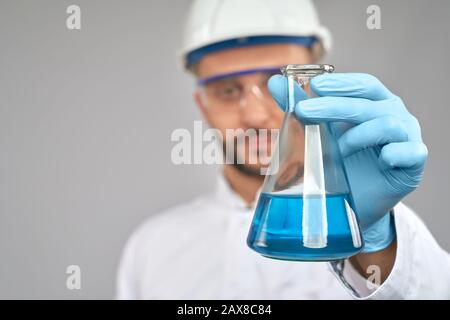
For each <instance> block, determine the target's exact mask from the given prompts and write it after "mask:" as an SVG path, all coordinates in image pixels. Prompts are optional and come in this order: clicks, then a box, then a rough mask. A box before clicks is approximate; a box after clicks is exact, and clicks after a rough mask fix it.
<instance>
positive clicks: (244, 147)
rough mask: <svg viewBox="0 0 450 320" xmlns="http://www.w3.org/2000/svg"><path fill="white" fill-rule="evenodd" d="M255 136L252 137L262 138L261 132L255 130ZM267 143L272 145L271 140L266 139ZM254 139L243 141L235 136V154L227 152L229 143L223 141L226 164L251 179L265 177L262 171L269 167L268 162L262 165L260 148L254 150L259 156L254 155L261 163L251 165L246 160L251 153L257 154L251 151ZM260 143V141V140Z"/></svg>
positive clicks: (249, 138)
mask: <svg viewBox="0 0 450 320" xmlns="http://www.w3.org/2000/svg"><path fill="white" fill-rule="evenodd" d="M255 132H256V133H255V134H254V135H252V136H256V137H258V138H260V136H259V134H260V132H259V130H257V129H255ZM265 139H267V140H266V143H267V144H271V142H269V141H270V140H269V138H268V137H265ZM251 141H252V139H251V137H246V138H245V139H242V137H237V136H234V137H233V142H232V145H233V152H229V153H228V152H227V143H226V142H225V141H222V149H223V154H224V155H225V159H226V163H227V164H231V165H232V166H233V167H234V168H236V169H237V170H238V171H239V172H241V173H243V174H245V175H246V176H249V177H264V173H262V172H261V171H262V170H261V169H262V168H264V167H267V162H266V164H262V163H261V159H260V156H259V155H260V152H259V151H260V150H259V148H256V149H255V148H254V150H257V152H256V153H257V154H258V155H254V156H255V157H256V158H257V159H258V160H259V161H257V162H256V163H253V164H250V163H248V162H247V161H246V159H249V158H250V156H248V155H249V154H250V152H255V151H251V150H250V143H251ZM259 141H260V140H259ZM266 156H269V159H270V155H266Z"/></svg>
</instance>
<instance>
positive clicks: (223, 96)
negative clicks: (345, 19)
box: [195, 44, 312, 175]
mask: <svg viewBox="0 0 450 320" xmlns="http://www.w3.org/2000/svg"><path fill="white" fill-rule="evenodd" d="M309 63H312V56H311V53H310V51H309V50H308V49H306V48H304V47H301V46H298V45H294V44H270V45H260V46H251V47H244V48H236V49H229V50H224V51H219V52H216V53H211V54H208V55H206V56H205V57H204V58H202V59H201V60H200V62H199V63H198V65H197V68H196V75H197V77H198V78H199V79H205V78H211V77H214V76H218V75H219V76H220V75H224V74H233V73H235V72H239V71H244V70H255V69H264V68H271V67H279V66H282V65H286V64H309ZM269 76H270V72H262V73H261V72H256V73H250V74H245V75H240V76H233V77H228V78H221V79H220V80H219V81H212V82H210V83H208V84H207V85H205V86H203V87H202V88H199V89H198V90H197V91H196V93H195V100H196V102H197V105H198V106H199V108H200V110H201V112H202V114H203V116H204V118H205V119H206V121H207V122H208V124H209V126H210V127H211V128H215V129H217V130H219V131H220V132H221V134H222V136H223V137H226V130H227V129H234V130H236V129H242V130H244V131H246V130H248V129H250V130H255V131H256V132H258V133H262V132H264V131H261V129H267V131H268V132H269V133H270V130H271V129H279V128H280V126H281V123H282V120H283V116H284V112H283V111H282V110H281V109H280V108H279V107H278V106H277V105H276V102H275V101H274V100H273V99H272V97H271V96H270V94H269V92H268V90H267V80H268V77H269ZM261 137H262V135H259V134H258V135H257V136H255V137H253V138H252V139H245V140H242V139H234V142H233V143H232V145H233V149H234V150H233V153H234V158H235V161H236V159H241V161H243V162H244V163H243V164H241V165H239V166H238V168H239V169H240V170H241V171H244V172H246V173H248V174H254V175H259V174H260V172H261V168H263V167H265V166H267V161H266V159H262V158H260V157H259V156H258V155H270V154H271V152H272V143H271V141H273V139H272V137H271V136H270V135H269V136H268V137H267V139H265V138H261ZM242 142H243V143H242ZM249 142H250V143H249ZM224 143H225V141H224ZM224 149H226V148H224ZM225 151H226V150H225ZM226 156H229V155H228V154H226ZM255 159H256V161H255Z"/></svg>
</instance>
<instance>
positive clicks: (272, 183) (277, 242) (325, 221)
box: [247, 65, 363, 261]
mask: <svg viewBox="0 0 450 320" xmlns="http://www.w3.org/2000/svg"><path fill="white" fill-rule="evenodd" d="M333 70H334V67H333V66H331V65H287V66H285V67H283V68H282V69H281V71H282V73H283V75H284V76H286V78H287V79H286V81H287V88H288V90H287V94H286V106H287V110H286V114H285V117H284V120H283V124H282V126H281V129H280V132H279V140H278V145H277V147H276V149H275V151H274V154H273V155H272V159H271V163H270V167H269V169H268V172H267V174H266V177H265V180H264V185H263V187H262V191H261V194H260V196H259V200H258V204H257V207H256V210H255V215H254V217H253V221H252V225H251V227H250V232H249V235H248V238H247V244H248V246H249V247H250V248H252V249H253V250H255V251H257V252H259V253H260V254H262V255H263V256H266V257H269V258H274V259H283V260H302V261H329V260H336V259H343V258H347V257H350V256H352V255H354V254H356V253H358V252H359V251H360V250H361V249H362V247H363V239H362V237H361V231H360V228H359V223H358V218H357V216H356V214H355V212H354V210H353V209H352V208H353V200H352V196H351V192H350V187H349V184H348V181H347V176H346V172H345V168H344V165H343V161H342V157H341V155H340V151H339V147H338V144H337V138H336V135H335V133H334V131H333V124H329V123H300V122H299V121H298V120H297V119H296V118H295V116H294V106H295V100H294V87H295V86H296V84H298V85H299V86H300V87H302V88H303V89H304V91H305V92H306V93H307V94H308V96H309V97H312V96H313V93H312V92H311V90H310V89H309V80H310V79H311V78H312V77H314V76H316V75H319V74H322V73H326V72H333Z"/></svg>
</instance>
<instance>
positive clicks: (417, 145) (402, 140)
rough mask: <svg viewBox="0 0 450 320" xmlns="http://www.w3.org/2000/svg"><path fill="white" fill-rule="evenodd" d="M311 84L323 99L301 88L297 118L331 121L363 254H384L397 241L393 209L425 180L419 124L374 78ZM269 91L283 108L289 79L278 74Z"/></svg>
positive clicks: (353, 76)
mask: <svg viewBox="0 0 450 320" xmlns="http://www.w3.org/2000/svg"><path fill="white" fill-rule="evenodd" d="M310 85H311V89H312V90H313V91H314V92H315V93H316V94H317V96H318V97H316V98H311V99H307V100H305V92H304V91H303V90H302V89H301V88H300V87H297V88H296V89H295V90H296V92H295V96H296V99H297V100H298V101H296V106H295V109H294V113H295V116H296V117H297V118H298V119H299V120H300V121H302V120H308V121H312V122H332V124H331V125H332V126H333V127H334V129H335V131H336V133H337V137H338V143H339V147H340V150H341V153H342V156H343V158H344V165H345V167H346V171H347V175H348V179H349V184H350V188H351V190H352V194H353V200H354V205H355V209H356V212H357V213H358V217H359V220H360V224H361V229H362V232H363V236H364V240H365V246H364V249H363V252H376V251H380V250H382V249H384V248H386V247H387V246H389V244H390V243H391V242H392V240H393V239H394V238H395V227H394V222H393V217H392V216H391V215H390V214H389V212H390V210H391V209H392V208H393V207H394V206H395V205H396V204H397V203H398V202H399V201H400V200H401V199H402V198H403V197H405V196H406V195H407V194H409V193H410V192H412V191H413V190H414V189H416V188H417V186H418V185H419V182H420V181H421V180H422V176H423V171H424V165H425V161H426V158H427V153H428V152H427V148H426V146H425V144H423V142H422V137H421V132H420V126H419V123H418V121H417V119H416V118H415V117H414V116H412V115H411V114H410V113H409V112H408V110H407V109H406V107H405V105H404V104H403V102H402V100H401V99H400V98H399V97H397V96H395V95H394V94H392V93H391V92H390V91H389V90H388V89H387V88H386V87H384V85H383V84H382V83H381V82H380V81H379V80H378V79H376V78H375V77H373V76H371V75H369V74H362V73H335V74H323V75H319V76H316V77H314V78H313V79H312V80H311V83H310ZM269 90H270V92H271V94H272V96H273V97H274V99H275V101H277V103H278V104H279V105H280V107H281V108H283V110H284V109H285V99H286V98H285V97H286V92H287V81H286V78H285V77H283V76H280V75H276V76H273V77H272V78H271V79H270V80H269Z"/></svg>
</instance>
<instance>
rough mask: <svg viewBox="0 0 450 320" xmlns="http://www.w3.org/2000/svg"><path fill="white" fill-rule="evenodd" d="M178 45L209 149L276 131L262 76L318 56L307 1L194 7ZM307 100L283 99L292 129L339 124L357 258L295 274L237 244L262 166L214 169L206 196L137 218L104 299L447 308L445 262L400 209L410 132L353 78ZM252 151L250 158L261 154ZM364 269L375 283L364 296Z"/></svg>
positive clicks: (325, 43) (279, 87)
mask: <svg viewBox="0 0 450 320" xmlns="http://www.w3.org/2000/svg"><path fill="white" fill-rule="evenodd" d="M281 2H282V3H281ZM185 32H186V35H185V45H184V51H183V52H184V59H185V64H186V67H187V68H188V69H189V70H190V71H192V72H193V74H194V75H195V76H196V78H197V79H198V82H199V88H198V90H197V91H196V92H195V95H194V96H195V101H196V103H197V105H198V107H199V108H200V110H201V112H202V114H203V116H204V119H205V120H206V121H207V122H208V124H209V126H210V127H212V128H215V129H217V130H219V132H221V133H222V134H223V136H226V130H227V129H244V130H246V129H256V130H260V129H276V128H279V127H280V125H281V122H282V118H283V111H282V109H284V108H285V105H284V95H285V90H286V88H285V83H286V82H285V80H284V79H283V77H281V76H272V73H273V71H272V70H273V67H276V66H281V65H286V64H291V63H297V64H310V63H314V62H315V61H316V60H317V59H318V58H319V57H320V56H321V55H322V54H323V52H324V51H326V50H327V49H329V46H330V39H329V34H328V32H327V30H326V29H325V28H324V27H322V26H320V24H319V22H318V19H317V16H316V13H315V9H314V7H313V5H312V3H311V2H310V1H307V0H304V1H300V0H284V1H280V0H276V1H273V0H271V1H257V0H246V1H232V0H228V1H227V0H223V1H220V0H216V1H213V0H199V1H196V2H194V3H193V5H192V7H191V10H190V13H189V16H188V22H187V25H186V28H185ZM271 76H272V77H271ZM269 78H270V80H269ZM268 80H269V81H268ZM267 83H268V85H267ZM311 89H312V90H313V91H314V92H316V93H317V94H318V96H319V97H318V98H314V99H309V100H308V101H304V100H302V101H300V100H301V99H300V96H301V95H299V96H298V97H297V98H299V99H298V101H296V106H295V111H294V112H295V115H296V117H297V118H298V120H299V121H303V120H310V121H311V120H312V121H319V122H337V121H338V122H346V123H347V124H348V129H347V130H345V131H344V132H343V133H342V135H341V136H340V137H339V146H340V149H341V152H342V155H343V156H344V162H345V166H346V169H347V172H348V178H349V183H350V185H351V189H352V190H353V197H354V203H355V209H356V211H357V213H358V215H359V218H360V222H361V228H362V233H363V237H364V239H365V247H364V249H363V251H362V252H361V253H359V254H357V255H355V256H353V257H352V258H350V259H348V260H345V261H338V262H333V263H326V262H323V263H322V262H321V263H307V262H288V261H279V260H271V259H268V258H264V257H262V256H260V255H259V254H257V253H256V252H254V251H252V250H250V249H249V248H248V247H247V245H246V237H247V234H248V231H249V227H250V224H251V219H252V217H253V213H254V206H255V200H256V199H257V197H258V193H259V190H260V188H261V185H262V182H263V178H264V177H263V176H262V175H261V174H260V169H261V168H262V167H264V164H263V163H262V162H261V161H259V162H257V163H250V162H248V161H247V162H245V163H243V164H238V163H234V164H225V165H224V166H223V176H220V177H219V178H218V182H217V187H216V190H214V191H213V192H211V193H208V194H205V195H204V196H202V197H199V198H198V199H195V200H194V201H192V202H189V203H187V204H183V205H180V206H177V207H175V208H172V209H170V210H168V211H166V212H164V213H162V214H159V215H156V216H154V217H151V218H150V219H149V220H148V221H147V222H146V223H145V224H144V225H143V226H142V227H141V228H139V229H138V230H137V231H136V232H135V233H134V234H133V235H132V236H131V238H130V240H129V241H128V244H127V246H126V248H125V251H124V254H123V258H122V262H121V266H120V270H119V276H118V298H121V299H164V298H166V299H267V298H268V299H325V298H331V299H333V298H335V299H346V298H351V297H354V298H370V299H390V298H394V299H395V298H396V299H399V298H400V299H402V298H408V299H414V298H450V256H449V255H448V253H446V252H445V251H444V250H442V249H441V248H440V247H439V245H438V244H437V243H436V242H435V240H434V239H433V237H432V236H431V234H430V233H429V231H428V230H427V229H426V227H425V225H424V224H423V223H422V221H421V220H420V219H419V218H418V217H417V216H416V215H415V214H414V213H413V212H412V211H411V210H410V209H409V208H407V207H406V206H405V205H403V204H402V203H401V202H400V201H401V199H402V198H403V197H404V196H406V195H407V194H408V193H410V192H411V191H413V190H414V189H415V188H416V187H417V186H418V184H419V182H420V180H421V179H422V175H423V168H424V164H425V160H426V156H427V149H426V147H425V145H424V144H423V143H422V139H421V133H420V127H419V123H418V121H417V120H416V119H415V118H414V117H413V116H412V115H411V114H410V113H409V112H408V111H407V109H406V107H405V106H404V104H403V103H402V101H401V99H400V98H398V97H397V96H395V95H394V94H393V93H391V92H390V91H389V90H388V89H387V88H386V87H384V86H383V84H382V83H381V82H380V81H379V80H377V79H376V78H374V77H373V76H370V75H367V74H330V75H322V76H318V77H316V78H314V79H313V80H312V82H311ZM269 91H270V93H269ZM272 97H273V98H272ZM275 101H276V102H277V103H278V106H277V103H276V102H275ZM257 141H258V144H257V148H256V149H257V151H259V150H260V149H262V148H263V149H267V150H269V151H271V148H272V146H271V145H270V143H266V144H265V143H264V142H263V139H258V140H257ZM377 148H378V149H379V150H380V151H379V153H377V152H375V150H376V149H377ZM233 151H234V152H235V153H236V154H237V156H235V158H244V159H245V158H246V157H245V156H246V155H248V154H249V153H251V152H255V147H254V146H251V145H248V144H244V145H242V144H238V143H237V142H236V144H235V145H234V150H233ZM226 156H228V155H227V154H226ZM374 266H375V267H376V268H377V270H378V271H379V280H380V283H379V284H378V285H368V283H367V282H366V278H367V277H369V275H370V274H372V273H373V272H374V271H373V270H374V269H373V267H374Z"/></svg>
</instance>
